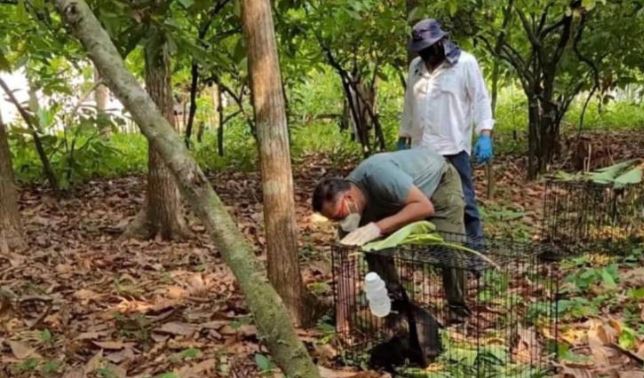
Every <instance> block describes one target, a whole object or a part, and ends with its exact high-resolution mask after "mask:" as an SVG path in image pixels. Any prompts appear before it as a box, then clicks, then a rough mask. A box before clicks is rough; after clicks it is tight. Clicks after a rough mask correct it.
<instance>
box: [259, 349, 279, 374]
mask: <svg viewBox="0 0 644 378" xmlns="http://www.w3.org/2000/svg"><path fill="white" fill-rule="evenodd" d="M255 365H257V368H258V369H259V371H260V373H261V374H262V375H268V374H270V372H271V371H273V369H275V364H274V363H273V361H271V359H270V357H267V356H266V355H264V354H261V353H256V354H255Z"/></svg>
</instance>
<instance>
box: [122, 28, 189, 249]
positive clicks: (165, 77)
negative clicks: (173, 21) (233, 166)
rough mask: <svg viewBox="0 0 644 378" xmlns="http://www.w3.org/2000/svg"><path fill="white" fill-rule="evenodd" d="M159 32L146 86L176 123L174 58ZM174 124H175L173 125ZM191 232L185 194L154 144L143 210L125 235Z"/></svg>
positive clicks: (170, 236) (149, 51) (150, 50)
mask: <svg viewBox="0 0 644 378" xmlns="http://www.w3.org/2000/svg"><path fill="white" fill-rule="evenodd" d="M162 38H163V37H162V36H161V35H157V37H156V39H154V40H152V41H149V42H148V43H147V45H146V46H145V85H146V88H147V91H148V93H149V94H150V97H151V98H152V100H153V101H154V102H155V103H156V104H157V106H158V108H159V109H160V110H161V112H162V113H163V115H164V116H165V117H166V119H167V120H168V122H169V123H170V124H171V125H173V123H174V120H175V117H174V112H173V110H174V107H173V102H174V99H173V96H172V85H171V81H170V57H169V55H168V53H167V49H166V48H164V47H163V45H164V44H165V40H161V39H162ZM173 127H175V126H174V125H173ZM173 132H174V131H173ZM188 234H189V232H188V228H187V226H186V224H185V221H184V218H183V209H182V206H181V197H180V195H179V189H178V187H177V184H176V183H175V179H174V177H172V174H171V172H170V171H169V170H168V168H167V167H166V165H165V164H164V162H163V159H161V156H159V153H158V152H157V151H156V150H155V149H154V147H153V146H149V148H148V182H147V192H146V199H145V203H144V205H143V209H141V211H140V212H139V214H137V216H136V218H135V219H134V221H133V222H132V223H131V224H130V225H129V226H128V228H127V229H126V231H125V233H124V234H123V237H124V238H131V237H133V238H141V239H151V238H154V237H156V236H157V235H160V236H161V237H162V238H163V239H166V240H181V239H184V238H185V237H187V236H188Z"/></svg>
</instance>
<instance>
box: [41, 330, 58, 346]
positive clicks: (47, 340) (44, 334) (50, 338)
mask: <svg viewBox="0 0 644 378" xmlns="http://www.w3.org/2000/svg"><path fill="white" fill-rule="evenodd" d="M38 340H39V341H40V342H41V343H43V344H52V343H53V342H54V335H52V333H51V331H49V329H48V328H45V329H43V330H42V331H40V332H39V333H38Z"/></svg>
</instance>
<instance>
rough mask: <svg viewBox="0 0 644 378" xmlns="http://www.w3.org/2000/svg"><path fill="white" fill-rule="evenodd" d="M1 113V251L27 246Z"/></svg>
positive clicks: (20, 248)
mask: <svg viewBox="0 0 644 378" xmlns="http://www.w3.org/2000/svg"><path fill="white" fill-rule="evenodd" d="M1 116H2V115H1V114H0V253H8V252H10V251H14V250H22V249H24V248H26V247H27V244H26V243H25V239H24V237H23V235H22V225H21V223H20V213H19V212H18V192H17V190H16V186H15V182H14V177H13V167H12V166H11V153H10V152H9V141H8V140H7V130H6V128H5V125H4V123H3V122H2V117H1Z"/></svg>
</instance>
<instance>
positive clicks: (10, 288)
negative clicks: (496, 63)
mask: <svg viewBox="0 0 644 378" xmlns="http://www.w3.org/2000/svg"><path fill="white" fill-rule="evenodd" d="M330 167H331V163H330V160H329V159H327V158H325V157H324V156H310V157H308V158H306V159H304V160H303V161H302V162H301V163H299V164H298V166H297V169H296V171H295V172H296V173H295V182H296V186H295V188H296V193H295V196H296V204H297V207H296V213H297V219H298V225H299V227H300V234H299V239H300V251H301V259H302V263H303V264H302V267H303V277H304V281H305V283H306V284H307V286H308V287H309V288H310V289H311V290H312V291H313V292H314V293H316V294H317V295H318V296H320V297H321V298H323V299H324V300H325V301H326V302H327V303H328V302H330V282H331V275H330V264H329V255H330V248H329V246H330V243H331V242H332V241H333V240H334V236H335V233H334V231H333V228H332V227H331V225H330V224H329V223H326V222H321V221H320V220H319V219H317V218H316V217H315V216H312V215H311V212H310V209H309V201H310V199H309V198H310V191H311V190H312V188H313V187H314V185H315V182H316V181H317V180H318V179H319V178H321V177H322V176H324V175H329V174H338V175H341V174H343V173H346V172H347V169H339V170H338V169H335V168H330ZM483 172H484V171H483V170H482V169H478V170H477V179H478V182H479V185H478V189H479V198H481V201H482V202H483V203H484V205H485V208H486V209H491V210H489V211H488V212H487V215H488V217H489V219H490V221H489V222H488V223H487V227H488V231H489V230H492V231H493V232H495V233H512V232H516V230H517V229H518V228H517V225H522V227H523V230H524V231H525V232H526V234H528V235H530V234H533V233H534V232H535V229H536V227H537V226H538V224H539V221H538V220H539V219H540V206H541V203H542V202H541V198H542V194H543V189H542V186H541V184H540V183H525V182H523V179H522V177H523V172H524V169H523V163H522V162H521V161H518V160H515V159H511V158H505V159H498V160H497V162H496V168H495V177H496V181H497V182H496V188H497V190H496V195H495V199H493V200H491V199H487V198H486V197H485V194H484V193H485V192H486V187H485V180H484V178H483ZM211 179H212V183H213V185H214V187H215V190H216V191H217V193H218V194H219V195H220V196H221V197H222V199H223V201H224V203H225V204H226V205H227V208H228V210H229V211H230V212H231V213H232V214H233V215H234V217H235V218H236V220H237V222H238V226H239V227H240V229H241V230H242V231H243V233H244V234H245V235H246V237H247V238H248V240H250V241H251V242H252V243H253V245H254V247H255V251H256V254H257V255H258V256H259V257H260V258H263V256H264V255H263V254H262V249H263V247H264V244H265V239H264V234H263V231H262V225H263V221H262V206H261V194H260V193H261V192H260V188H261V185H260V181H259V175H258V174H257V173H239V172H226V173H218V174H215V175H213V176H211ZM143 191H144V178H141V177H126V178H120V179H115V180H103V181H95V182H90V183H88V184H87V185H84V186H83V187H81V188H79V189H78V190H77V191H76V192H75V193H74V194H73V195H72V196H70V197H68V198H64V199H61V200H57V199H55V198H53V197H52V196H51V193H49V192H48V191H46V190H42V189H39V188H32V189H28V190H27V189H26V190H23V191H22V193H21V200H20V206H21V213H22V216H23V221H24V227H25V231H26V233H27V235H28V239H29V241H30V247H31V249H30V252H29V253H27V254H24V255H16V254H11V255H2V256H0V345H1V348H2V349H0V352H1V353H0V376H7V377H40V376H42V377H47V376H52V377H58V376H63V377H68V378H72V377H74V378H76V377H157V376H158V377H165V378H171V377H206V376H207V377H218V376H222V377H225V376H233V377H252V376H261V375H267V374H268V375H270V373H267V372H268V371H270V370H271V369H272V368H273V366H272V363H271V361H270V359H269V358H266V357H267V356H269V355H268V353H267V351H266V349H265V348H264V347H263V346H262V345H261V343H260V342H259V340H258V338H257V334H256V329H255V327H254V326H253V325H252V319H251V318H250V317H249V315H248V310H247V309H246V306H245V304H244V301H243V298H242V296H241V293H240V291H239V289H238V286H237V285H236V283H235V280H234V278H233V276H232V274H231V273H230V271H229V270H228V268H227V267H226V266H225V264H224V263H223V261H222V260H221V258H220V257H219V255H218V253H217V251H216V250H215V248H214V246H213V245H212V244H211V243H210V241H209V240H208V238H207V236H206V235H205V234H204V229H203V227H202V226H201V225H200V224H199V223H198V222H197V221H196V220H195V219H194V218H193V217H189V223H190V227H191V229H192V230H193V231H194V235H195V237H194V238H193V239H191V240H188V241H185V242H166V241H162V240H151V241H137V240H128V241H123V242H119V241H118V236H119V234H120V232H121V231H122V230H123V228H124V227H125V226H126V225H127V224H128V222H129V221H130V220H131V219H132V217H133V216H134V215H135V214H136V213H137V211H138V209H139V208H140V206H141V205H142V202H143V193H144V192H143ZM517 214H518V215H517ZM494 220H497V221H498V222H494ZM519 229H520V227H519ZM640 284H641V283H640ZM640 287H641V286H640ZM589 294H590V293H589ZM640 308H641V309H642V311H644V307H642V306H641V305H640ZM608 315H609V316H610V317H611V319H613V323H610V322H608V321H604V320H597V319H590V320H588V319H584V320H583V321H581V320H579V319H576V320H574V321H571V323H570V324H567V325H565V326H566V327H567V328H566V330H567V332H568V334H567V337H569V338H571V340H568V343H569V344H570V345H571V346H572V347H573V348H574V350H575V351H576V352H577V353H578V354H579V355H584V354H586V355H588V356H595V358H596V360H595V362H594V363H590V364H589V363H588V362H587V361H586V360H583V362H574V363H567V362H564V363H563V368H564V369H563V374H568V376H573V377H574V376H586V375H585V374H591V375H589V376H594V375H593V374H594V373H595V372H598V371H601V372H602V373H605V374H606V373H607V374H609V376H616V377H617V376H619V377H627V376H628V377H636V376H640V375H634V374H635V372H636V371H637V370H636V368H637V363H636V362H634V358H633V357H628V356H627V354H626V353H625V352H624V351H619V350H618V351H617V352H615V349H616V348H615V347H614V345H613V344H615V340H616V338H617V337H619V336H615V335H613V333H614V331H615V327H614V326H612V325H615V322H617V324H619V318H618V315H619V314H618V311H617V313H612V314H607V316H608ZM642 316H644V312H642ZM605 319H608V318H605ZM615 319H617V320H615ZM643 320H644V319H643ZM598 322H599V323H598ZM611 324H612V325H611ZM602 327H610V328H607V329H604V328H602ZM598 330H599V331H598ZM611 330H613V331H611ZM299 332H300V336H301V337H302V340H304V342H305V343H306V344H307V347H309V349H310V350H311V352H312V355H313V356H314V357H315V358H316V361H317V362H318V363H319V364H320V365H325V366H326V367H322V368H321V373H322V375H323V376H325V377H379V376H381V375H380V374H378V373H374V372H356V371H355V370H354V371H352V370H351V369H350V368H344V367H341V366H339V364H338V362H337V358H336V357H337V349H336V348H335V346H334V343H333V338H332V334H330V332H329V327H316V328H314V329H312V330H307V331H304V330H302V331H299ZM598 335H599V336H598ZM637 337H639V339H637V342H638V345H641V341H642V337H641V335H638V336H637ZM643 352H644V350H642V348H641V347H640V350H639V351H638V350H637V349H635V350H634V351H633V353H634V354H635V355H639V356H640V357H641V356H642V353H643ZM598 356H599V357H598ZM600 357H601V358H600ZM597 358H599V359H598V360H597ZM580 361H581V360H580ZM262 370H263V371H262ZM624 372H626V373H624ZM617 374H619V375H617ZM623 374H631V375H623Z"/></svg>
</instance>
